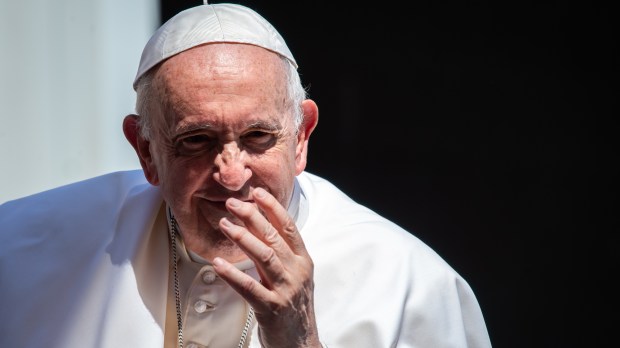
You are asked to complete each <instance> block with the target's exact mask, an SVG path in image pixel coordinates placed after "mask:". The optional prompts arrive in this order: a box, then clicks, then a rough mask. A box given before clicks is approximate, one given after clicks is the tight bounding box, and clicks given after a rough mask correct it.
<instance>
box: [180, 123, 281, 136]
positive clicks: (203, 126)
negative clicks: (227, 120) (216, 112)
mask: <svg viewBox="0 0 620 348" xmlns="http://www.w3.org/2000/svg"><path fill="white" fill-rule="evenodd" d="M214 128H216V127H215V126H214V125H213V124H212V123H199V124H186V125H183V126H181V127H179V128H178V129H176V130H175V132H174V133H175V134H174V136H173V137H172V140H174V141H176V140H177V139H178V138H179V137H181V136H184V135H187V134H192V133H195V132H199V131H202V130H210V129H214ZM245 128H246V129H264V130H268V131H272V132H275V131H281V130H282V129H283V126H282V125H281V124H280V123H277V122H265V121H263V120H258V121H254V122H250V123H248V124H246V125H245Z"/></svg>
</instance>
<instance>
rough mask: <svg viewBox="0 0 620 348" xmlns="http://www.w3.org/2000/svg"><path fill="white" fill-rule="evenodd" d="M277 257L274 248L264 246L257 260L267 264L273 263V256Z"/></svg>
mask: <svg viewBox="0 0 620 348" xmlns="http://www.w3.org/2000/svg"><path fill="white" fill-rule="evenodd" d="M276 257H277V255H276V252H275V250H273V249H272V248H266V249H265V250H264V251H263V252H262V253H261V254H260V256H259V261H260V262H261V263H262V264H264V265H266V266H268V265H271V264H273V262H274V261H275V258H276Z"/></svg>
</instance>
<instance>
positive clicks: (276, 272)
mask: <svg viewBox="0 0 620 348" xmlns="http://www.w3.org/2000/svg"><path fill="white" fill-rule="evenodd" d="M253 198H254V202H255V203H256V206H255V205H254V204H251V203H248V202H242V201H240V200H237V199H234V198H230V199H228V201H227V202H226V207H227V209H228V210H229V211H230V212H231V214H233V215H235V217H237V218H238V219H239V220H240V221H241V222H242V223H243V225H244V226H240V225H237V224H234V223H232V222H231V221H230V220H228V219H226V218H223V219H222V220H221V221H220V228H221V230H222V232H223V233H224V234H226V236H228V238H230V239H231V240H232V241H233V242H235V243H236V244H237V245H238V246H239V247H240V248H241V249H242V250H243V251H244V252H245V253H246V255H247V256H248V257H249V258H251V259H252V260H253V261H254V263H255V265H256V268H257V270H258V273H259V275H260V278H261V281H260V282H258V281H256V280H255V279H253V278H252V277H250V276H249V275H247V274H245V273H243V272H241V271H239V270H238V269H237V268H235V267H234V266H233V265H231V264H230V263H228V262H227V261H225V260H223V259H221V258H216V259H214V260H213V264H214V268H215V271H216V272H217V274H218V275H219V276H220V277H221V278H222V279H224V280H225V281H226V282H227V283H228V284H230V286H231V287H233V288H234V289H235V290H236V291H237V292H238V293H239V294H241V296H243V297H244V298H245V299H246V301H248V303H249V304H250V305H251V306H252V307H253V308H254V312H255V314H256V320H257V322H258V326H259V336H260V340H261V344H262V345H263V346H264V347H274V348H275V347H278V348H279V347H321V344H320V342H319V338H318V333H317V328H316V320H315V315H314V280H313V270H314V265H313V263H312V259H311V258H310V255H309V254H308V251H307V250H306V247H305V245H304V242H303V240H302V238H301V235H300V234H299V231H298V230H297V227H296V226H295V222H294V221H293V220H292V219H291V217H290V216H289V215H288V213H287V211H286V209H284V207H282V205H280V203H279V202H278V201H277V200H276V199H275V198H274V197H273V196H272V195H271V194H269V193H268V192H267V191H265V190H264V189H262V188H256V189H254V192H253ZM257 207H258V208H257ZM259 209H260V211H259ZM261 212H262V213H261Z"/></svg>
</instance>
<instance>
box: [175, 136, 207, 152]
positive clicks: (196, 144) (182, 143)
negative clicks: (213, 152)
mask: <svg viewBox="0 0 620 348" xmlns="http://www.w3.org/2000/svg"><path fill="white" fill-rule="evenodd" d="M213 143H214V139H213V138H212V137H210V136H208V135H206V134H194V135H190V136H186V137H184V138H180V139H178V140H177V143H176V149H177V152H178V153H179V154H182V155H191V154H194V153H197V152H202V151H204V150H207V149H209V148H211V147H212V146H213Z"/></svg>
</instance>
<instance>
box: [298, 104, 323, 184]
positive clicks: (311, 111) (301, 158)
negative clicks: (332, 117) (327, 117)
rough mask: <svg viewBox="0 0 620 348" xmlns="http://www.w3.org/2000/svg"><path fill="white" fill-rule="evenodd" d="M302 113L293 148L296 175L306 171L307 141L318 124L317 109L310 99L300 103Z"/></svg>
mask: <svg viewBox="0 0 620 348" xmlns="http://www.w3.org/2000/svg"><path fill="white" fill-rule="evenodd" d="M301 108H302V110H303V113H304V120H303V123H302V124H301V126H300V129H299V132H298V134H297V147H296V148H295V171H296V175H299V174H301V172H303V171H304V169H306V163H307V160H308V139H310V134H312V131H314V128H315V127H316V125H317V123H318V122H319V108H318V106H316V103H315V102H314V101H312V100H311V99H306V100H304V101H303V102H302V103H301Z"/></svg>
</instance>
